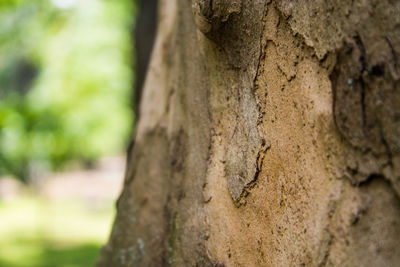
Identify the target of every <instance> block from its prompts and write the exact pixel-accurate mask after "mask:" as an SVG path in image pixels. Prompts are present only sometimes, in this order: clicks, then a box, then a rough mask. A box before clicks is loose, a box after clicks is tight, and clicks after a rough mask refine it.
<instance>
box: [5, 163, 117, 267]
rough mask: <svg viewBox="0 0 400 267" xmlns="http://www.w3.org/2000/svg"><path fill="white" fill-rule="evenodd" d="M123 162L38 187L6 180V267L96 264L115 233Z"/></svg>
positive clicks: (71, 174)
mask: <svg viewBox="0 0 400 267" xmlns="http://www.w3.org/2000/svg"><path fill="white" fill-rule="evenodd" d="M123 162H124V158H123V157H120V158H110V159H105V160H103V161H102V162H101V164H100V165H99V166H98V167H97V168H96V169H93V170H75V171H70V172H65V173H59V174H53V175H50V176H49V177H47V179H46V181H45V182H44V185H43V186H42V187H41V188H40V189H36V190H34V189H32V188H24V187H21V185H18V184H15V182H13V181H12V180H7V182H5V180H2V181H3V182H2V183H0V186H3V192H1V194H2V196H0V197H1V198H2V199H0V218H1V220H0V237H1V238H0V266H5V267H8V266H9V267H14V266H15V267H24V266H27V267H28V266H29V267H36V266H37V267H46V266H49V267H50V266H65V267H67V266H74V267H75V266H93V264H94V263H95V261H96V259H97V257H98V254H99V251H100V248H101V246H102V245H103V244H104V243H105V242H106V240H107V237H108V235H109V233H110V229H111V224H112V219H113V215H114V203H115V199H116V196H117V195H118V193H119V190H120V186H121V184H122V175H123Z"/></svg>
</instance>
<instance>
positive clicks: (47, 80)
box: [0, 0, 134, 181]
mask: <svg viewBox="0 0 400 267" xmlns="http://www.w3.org/2000/svg"><path fill="white" fill-rule="evenodd" d="M133 17H134V7H133V1H130V0H84V1H82V0H51V1H50V0H35V1H31V0H1V1H0V174H11V175H14V176H16V177H18V178H20V179H21V180H24V181H26V180H28V179H29V177H31V176H32V175H34V174H35V173H37V172H41V171H43V170H51V169H58V168H62V167H63V166H65V165H66V164H67V163H69V162H71V161H77V160H83V161H85V162H93V161H95V160H96V159H97V158H98V157H100V156H102V155H106V154H107V155H109V154H115V153H118V152H121V151H122V150H123V148H124V146H125V144H126V141H127V138H128V135H129V132H130V129H131V128H132V121H133V119H132V114H131V107H130V105H131V103H130V99H131V97H130V94H131V89H132V87H131V85H132V73H133V71H132V70H131V59H132V55H131V46H130V44H131V42H132V41H131V36H130V30H131V24H132V21H133V20H132V18H133Z"/></svg>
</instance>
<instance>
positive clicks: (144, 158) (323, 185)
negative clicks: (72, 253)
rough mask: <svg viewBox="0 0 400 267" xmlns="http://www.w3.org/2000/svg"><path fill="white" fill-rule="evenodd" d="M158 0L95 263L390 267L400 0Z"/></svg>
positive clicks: (399, 150) (399, 225)
mask: <svg viewBox="0 0 400 267" xmlns="http://www.w3.org/2000/svg"><path fill="white" fill-rule="evenodd" d="M159 10H160V14H159V24H158V33H157V37H156V41H155V47H154V50H153V55H152V60H151V63H150V66H149V70H148V75H147V78H146V81H145V88H144V92H143V97H142V102H141V111H140V114H141V115H140V120H139V122H138V125H137V128H136V137H135V145H134V148H133V150H132V151H131V152H130V156H129V161H128V167H127V170H126V177H125V184H124V189H123V192H122V194H121V197H120V198H119V200H118V204H117V207H118V213H117V217H116V221H115V224H114V226H113V231H112V234H111V237H110V240H109V242H108V244H107V245H106V246H105V247H104V249H103V251H102V253H101V256H100V259H99V261H98V266H167V265H172V266H300V265H304V266H396V265H397V266H398V264H399V263H400V246H399V243H398V242H399V241H398V240H399V239H400V201H399V195H400V181H399V179H400V178H399V176H400V139H399V136H400V104H399V103H400V93H399V92H400V91H399V90H400V82H399V77H400V76H399V71H400V70H399V68H400V67H399V62H398V58H399V53H400V27H399V25H400V2H399V1H391V0H370V1H350V0H349V1H340V0H329V1H328V0H316V1H306V0H298V1H292V0H275V1H262V0H214V1H211V0H193V1H192V2H190V1H188V0H162V1H160V9H159Z"/></svg>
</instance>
